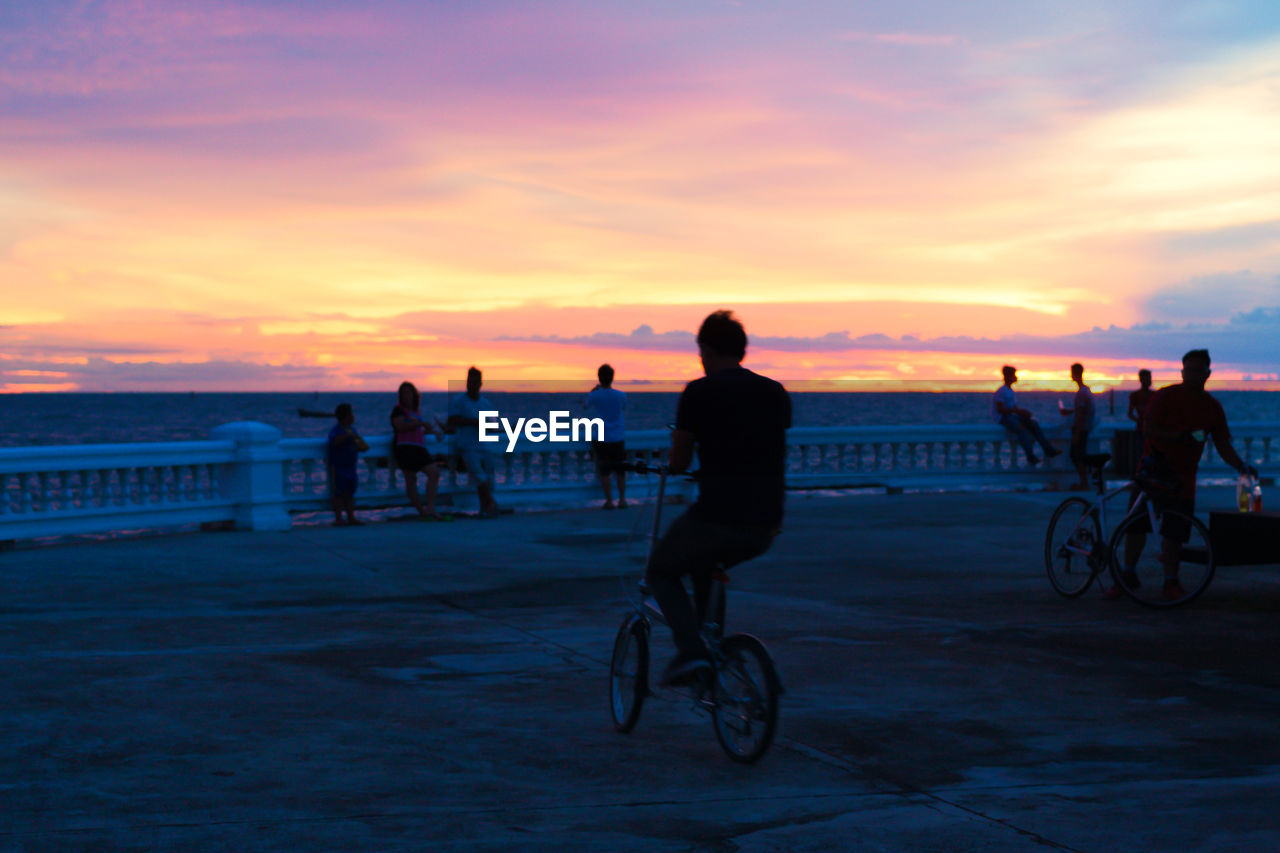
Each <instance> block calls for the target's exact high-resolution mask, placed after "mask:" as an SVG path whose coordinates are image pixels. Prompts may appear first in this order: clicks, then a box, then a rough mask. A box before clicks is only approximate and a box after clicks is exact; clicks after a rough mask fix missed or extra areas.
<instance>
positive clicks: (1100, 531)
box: [1044, 453, 1216, 607]
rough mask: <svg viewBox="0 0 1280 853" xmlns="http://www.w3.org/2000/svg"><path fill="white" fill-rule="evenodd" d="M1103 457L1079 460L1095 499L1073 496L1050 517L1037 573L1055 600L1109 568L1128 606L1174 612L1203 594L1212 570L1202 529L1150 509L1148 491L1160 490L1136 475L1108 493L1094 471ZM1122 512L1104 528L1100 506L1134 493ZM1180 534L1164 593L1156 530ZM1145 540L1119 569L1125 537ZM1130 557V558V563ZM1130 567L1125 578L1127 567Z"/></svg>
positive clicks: (1173, 513) (1191, 520)
mask: <svg viewBox="0 0 1280 853" xmlns="http://www.w3.org/2000/svg"><path fill="white" fill-rule="evenodd" d="M1110 459H1111V454H1110V453H1093V454H1089V455H1087V456H1086V457H1085V464H1086V465H1087V466H1088V467H1089V468H1090V469H1091V470H1092V479H1093V482H1094V485H1095V487H1096V495H1097V497H1096V499H1095V500H1094V501H1092V502H1091V501H1089V500H1086V499H1085V498H1083V497H1079V496H1073V497H1069V498H1067V499H1066V500H1064V501H1063V502H1062V503H1060V504H1059V505H1058V507H1057V508H1056V509H1055V510H1054V511H1053V515H1052V516H1051V517H1050V519H1049V528H1048V530H1047V531H1046V533H1045V540H1044V563H1045V570H1046V571H1047V572H1048V575H1049V583H1050V584H1052V585H1053V588H1054V590H1055V591H1057V592H1058V594H1059V595H1062V596H1064V597H1066V598H1077V597H1079V596H1081V595H1083V594H1084V593H1085V591H1086V590H1088V589H1089V586H1090V585H1091V584H1092V583H1093V581H1094V578H1096V577H1098V575H1100V574H1102V571H1103V569H1104V568H1105V569H1107V570H1109V572H1110V574H1111V577H1112V579H1113V581H1114V582H1115V584H1116V586H1118V587H1119V588H1120V589H1122V590H1123V591H1124V592H1125V594H1127V595H1128V596H1129V597H1130V598H1132V599H1133V600H1134V601H1137V602H1138V603H1140V604H1144V605H1146V606H1148V607H1175V606H1177V605H1180V604H1186V603H1187V602H1189V601H1192V600H1193V599H1195V598H1196V597H1197V596H1199V595H1200V594H1201V593H1203V592H1204V591H1205V589H1206V588H1207V587H1208V586H1209V582H1210V581H1212V580H1213V573H1214V570H1215V568H1216V564H1215V562H1214V556H1213V544H1212V542H1211V541H1210V539H1209V529H1208V528H1207V527H1205V525H1204V523H1203V522H1201V521H1200V519H1198V518H1196V517H1195V516H1191V515H1187V514H1185V513H1182V512H1179V511H1177V510H1173V509H1161V508H1158V507H1157V505H1156V502H1154V501H1153V500H1152V499H1151V495H1150V491H1151V490H1153V489H1157V488H1167V487H1168V486H1169V485H1170V484H1167V483H1158V482H1155V481H1152V480H1149V479H1146V478H1143V477H1135V478H1134V479H1133V481H1131V482H1128V483H1125V484H1124V485H1122V486H1117V487H1116V488H1113V489H1111V490H1110V491H1108V490H1107V488H1106V480H1105V479H1104V478H1103V475H1102V468H1103V466H1104V465H1106V464H1107V462H1108V461H1110ZM1135 492H1136V499H1135V500H1132V502H1131V504H1130V506H1129V508H1128V511H1127V512H1126V513H1125V514H1124V516H1123V517H1122V518H1121V519H1120V522H1119V523H1118V524H1117V525H1116V529H1115V532H1114V533H1108V530H1107V504H1108V502H1110V501H1112V499H1114V498H1115V497H1116V496H1117V495H1120V494H1126V495H1130V496H1132V495H1134V494H1135ZM1179 528H1181V529H1182V531H1183V532H1184V533H1186V535H1187V541H1186V542H1185V543H1184V544H1183V546H1182V549H1181V552H1180V555H1179V572H1178V575H1177V577H1178V580H1179V583H1180V590H1181V591H1178V590H1173V591H1171V592H1168V593H1166V590H1165V586H1164V581H1165V577H1166V575H1165V568H1164V555H1163V554H1162V549H1163V537H1162V536H1161V531H1162V530H1174V531H1177V530H1178V529H1179ZM1143 534H1145V536H1146V538H1145V541H1144V542H1143V545H1142V548H1141V550H1140V551H1139V550H1138V549H1137V548H1136V541H1137V540H1136V539H1135V540H1134V545H1135V547H1134V553H1130V554H1128V557H1129V558H1130V559H1133V565H1132V566H1126V565H1125V563H1126V548H1127V543H1128V542H1129V539H1130V537H1131V536H1134V537H1136V536H1138V535H1143ZM1135 557H1136V559H1134V558H1135ZM1130 568H1131V569H1132V570H1133V571H1132V573H1130V572H1129V571H1127V569H1130Z"/></svg>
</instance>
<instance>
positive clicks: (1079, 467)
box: [1059, 361, 1098, 489]
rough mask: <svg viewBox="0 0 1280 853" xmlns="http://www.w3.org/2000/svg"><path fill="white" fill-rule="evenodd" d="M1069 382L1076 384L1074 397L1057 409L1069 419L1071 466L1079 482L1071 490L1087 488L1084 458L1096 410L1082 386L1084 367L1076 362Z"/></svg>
mask: <svg viewBox="0 0 1280 853" xmlns="http://www.w3.org/2000/svg"><path fill="white" fill-rule="evenodd" d="M1071 381H1072V382H1074V383H1076V395H1075V398H1074V399H1073V400H1072V401H1071V405H1070V406H1068V407H1061V406H1060V407H1059V410H1060V411H1061V412H1062V416H1063V417H1070V418H1071V464H1072V465H1074V466H1076V473H1077V474H1078V475H1080V481H1079V482H1078V483H1075V484H1074V485H1073V486H1072V488H1073V489H1087V488H1089V469H1088V466H1086V465H1085V462H1084V457H1085V454H1086V453H1088V450H1089V433H1090V432H1091V431H1092V430H1093V424H1094V421H1095V420H1097V417H1098V408H1097V405H1096V404H1095V402H1094V399H1093V391H1091V390H1090V389H1089V386H1088V385H1085V384H1084V365H1083V364H1081V363H1080V362H1078V361H1077V362H1076V363H1075V364H1073V365H1071Z"/></svg>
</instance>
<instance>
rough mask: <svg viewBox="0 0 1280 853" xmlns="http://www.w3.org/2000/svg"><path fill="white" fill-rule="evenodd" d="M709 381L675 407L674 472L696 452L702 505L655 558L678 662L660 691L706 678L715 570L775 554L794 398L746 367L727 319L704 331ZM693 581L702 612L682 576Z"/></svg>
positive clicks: (653, 576)
mask: <svg viewBox="0 0 1280 853" xmlns="http://www.w3.org/2000/svg"><path fill="white" fill-rule="evenodd" d="M698 351H699V353H700V355H701V357H702V369H703V371H704V372H705V373H706V376H705V377H703V378H701V379H695V380H694V381H692V382H690V383H689V384H688V385H687V386H686V387H685V389H684V392H683V393H682V394H681V395H680V402H679V404H678V405H677V407H676V424H675V431H674V432H672V434H671V451H670V458H669V464H670V469H671V471H672V472H673V473H679V472H681V471H685V470H687V469H688V467H689V464H690V463H691V462H692V461H693V454H694V448H695V447H696V448H697V453H698V462H699V477H698V499H697V501H696V502H694V504H693V506H691V507H689V509H688V511H686V512H685V513H684V514H683V515H681V516H680V517H679V518H677V519H676V520H675V521H674V522H673V523H672V525H671V527H670V528H668V530H667V532H666V534H665V535H664V536H663V537H662V541H661V542H659V543H658V546H657V547H656V548H655V549H654V552H653V557H652V558H651V559H650V561H649V567H648V571H647V573H646V580H647V582H648V584H649V589H650V590H651V591H652V593H653V597H654V598H655V599H656V600H657V602H658V606H659V607H660V608H661V609H662V613H663V615H664V616H665V617H666V620H667V624H668V625H669V626H670V627H671V634H672V636H673V638H674V639H675V643H676V648H677V654H676V657H675V659H674V660H672V661H671V663H670V664H669V665H668V666H667V668H666V670H665V671H664V672H663V674H662V678H661V680H660V683H661V684H664V685H669V684H677V683H682V682H687V681H690V680H694V679H696V678H697V677H698V675H699V674H700V672H701V671H703V670H707V669H710V666H711V664H710V656H709V654H708V652H707V648H706V646H705V644H704V643H703V642H702V638H701V636H700V635H699V633H698V626H699V625H700V624H701V621H702V619H701V616H702V614H704V613H705V610H706V602H707V597H708V594H709V592H710V587H711V576H712V574H713V573H714V571H715V569H716V566H717V565H725V566H731V565H734V564H737V563H741V562H742V561H744V560H749V559H751V558H752V557H756V556H759V555H760V554H763V553H764V552H765V551H767V550H768V549H769V546H770V545H771V544H772V543H773V538H774V536H776V535H777V533H778V531H779V530H780V528H781V525H782V504H783V492H784V489H785V487H786V477H785V472H786V454H787V437H786V431H787V429H788V428H789V427H790V426H791V397H790V395H788V394H787V391H786V389H784V388H783V387H782V385H780V384H779V383H777V382H775V381H773V380H772V379H768V378H766V377H764V376H760V375H759V374H756V373H752V372H751V371H750V370H747V369H746V368H744V367H743V366H742V359H743V358H744V357H745V356H746V352H747V333H746V331H745V330H744V329H743V328H742V324H741V323H740V322H738V320H737V318H735V317H734V316H733V314H732V313H730V312H729V311H716V312H715V313H713V314H711V315H709V316H708V317H707V318H706V319H705V320H703V321H702V326H701V328H699V329H698ZM685 575H690V576H691V578H692V581H693V589H694V595H695V598H696V610H695V607H694V603H692V602H690V600H689V595H688V593H687V592H686V591H685V588H684V583H683V580H682V579H683V577H684V576H685Z"/></svg>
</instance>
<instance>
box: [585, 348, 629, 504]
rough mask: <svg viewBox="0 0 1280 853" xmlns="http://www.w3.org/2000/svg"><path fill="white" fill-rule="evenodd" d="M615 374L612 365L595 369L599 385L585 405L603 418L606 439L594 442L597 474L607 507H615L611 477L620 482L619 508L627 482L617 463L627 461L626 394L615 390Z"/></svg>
mask: <svg viewBox="0 0 1280 853" xmlns="http://www.w3.org/2000/svg"><path fill="white" fill-rule="evenodd" d="M613 375H614V374H613V368H612V367H611V366H609V365H607V364H602V365H600V368H599V369H598V370H597V371H596V378H597V379H599V380H600V384H599V385H597V386H596V387H595V388H592V389H591V393H590V394H588V395H587V399H586V401H585V402H584V403H583V405H584V406H585V407H586V408H588V409H590V410H592V411H593V412H595V413H596V414H597V415H599V416H600V419H601V420H603V421H604V439H603V440H602V441H593V442H591V451H592V455H593V456H594V457H595V460H596V476H597V477H599V478H600V486H601V488H603V489H604V509H613V506H614V504H613V490H612V489H611V488H610V484H609V480H610V478H611V477H613V478H616V479H617V481H618V509H625V508H626V506H627V485H626V479H625V476H624V474H623V472H622V471H621V470H620V469H619V468H618V466H619V465H620V464H622V463H623V462H625V461H627V448H626V435H627V425H626V411H627V395H626V394H624V393H622V392H621V391H618V390H616V389H614V387H613Z"/></svg>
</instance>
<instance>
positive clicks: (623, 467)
mask: <svg viewBox="0 0 1280 853" xmlns="http://www.w3.org/2000/svg"><path fill="white" fill-rule="evenodd" d="M613 467H614V470H617V471H631V472H632V473H635V474H661V475H663V476H667V475H670V474H671V473H672V471H671V467H670V466H669V465H666V464H664V463H658V464H654V463H652V462H646V461H645V460H643V459H636V460H635V461H633V462H619V463H618V464H617V465H614V466H613ZM680 473H681V474H684V475H685V476H686V477H688V478H689V479H690V480H696V479H698V472H697V471H681V472H680Z"/></svg>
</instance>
